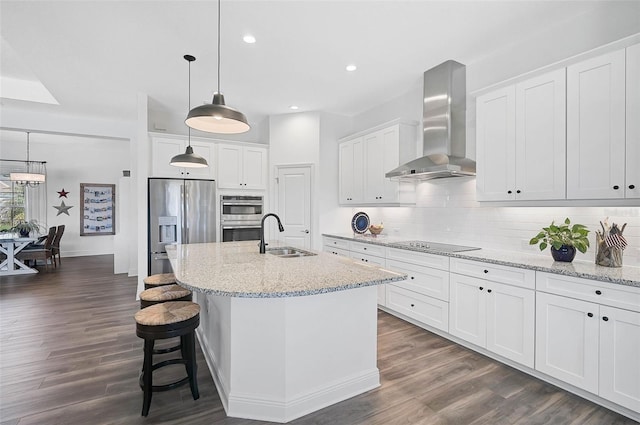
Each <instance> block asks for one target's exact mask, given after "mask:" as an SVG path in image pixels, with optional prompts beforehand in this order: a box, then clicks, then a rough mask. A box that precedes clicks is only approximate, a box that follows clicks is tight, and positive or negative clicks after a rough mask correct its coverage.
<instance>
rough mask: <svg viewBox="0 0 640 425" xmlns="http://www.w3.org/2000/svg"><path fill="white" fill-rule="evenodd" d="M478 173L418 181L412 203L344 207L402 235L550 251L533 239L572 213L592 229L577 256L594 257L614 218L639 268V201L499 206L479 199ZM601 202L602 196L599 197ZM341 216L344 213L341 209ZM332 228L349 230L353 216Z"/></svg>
mask: <svg viewBox="0 0 640 425" xmlns="http://www.w3.org/2000/svg"><path fill="white" fill-rule="evenodd" d="M475 184H476V181H475V178H455V179H440V180H432V181H426V182H422V183H419V184H418V185H417V187H416V190H417V202H416V205H415V206H411V207H375V208H368V207H356V208H342V210H347V211H343V213H348V212H351V213H355V212H357V211H365V212H366V213H367V214H368V215H369V217H370V219H371V222H372V223H379V222H383V223H384V227H385V230H384V233H385V234H387V235H389V236H393V237H400V238H407V239H424V240H429V241H434V242H446V243H454V244H463V245H473V246H479V247H482V248H488V249H500V250H508V251H519V252H527V253H532V254H540V255H547V256H549V255H551V254H550V253H549V252H548V249H547V250H545V251H544V252H540V250H539V249H538V247H537V246H535V245H529V239H531V238H532V237H533V236H535V235H536V234H537V233H538V231H539V230H540V229H541V228H542V227H545V226H547V225H549V224H550V223H551V221H552V220H555V221H556V222H561V221H564V219H565V218H566V217H569V218H570V220H571V222H572V223H580V224H584V225H586V226H587V228H588V229H589V230H590V231H591V232H590V233H589V241H590V243H591V247H590V248H589V250H588V251H587V252H586V253H585V254H582V253H580V252H578V254H577V256H576V261H594V258H595V231H596V230H598V229H599V228H600V224H599V222H600V221H601V220H604V219H605V218H606V217H609V222H610V223H612V222H613V223H617V224H619V225H622V224H624V223H627V227H626V229H625V231H624V236H625V238H626V239H627V242H628V244H629V245H628V247H627V248H626V249H625V251H624V257H623V258H624V260H623V264H624V265H625V266H635V267H640V206H639V207H635V206H623V207H611V206H606V207H602V206H580V207H578V206H560V207H556V206H554V207H546V206H540V207H536V206H526V207H521V206H518V207H511V206H494V205H486V204H485V203H479V202H476V201H475V190H476V186H475ZM594 205H597V201H594ZM340 215H341V216H342V215H343V214H340ZM340 221H341V222H343V221H344V225H342V224H341V225H340V228H336V229H333V231H336V232H340V233H345V232H350V230H351V229H350V225H349V221H348V219H347V220H343V219H341V220H340Z"/></svg>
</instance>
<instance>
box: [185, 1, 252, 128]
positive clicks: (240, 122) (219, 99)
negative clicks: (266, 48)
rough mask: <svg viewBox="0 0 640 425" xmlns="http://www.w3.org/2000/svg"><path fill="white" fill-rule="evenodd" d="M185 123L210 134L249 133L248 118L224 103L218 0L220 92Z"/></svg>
mask: <svg viewBox="0 0 640 425" xmlns="http://www.w3.org/2000/svg"><path fill="white" fill-rule="evenodd" d="M185 123H186V124H187V125H188V126H189V127H191V128H195V129H196V130H201V131H206V132H209V133H222V134H237V133H244V132H246V131H249V128H250V127H249V124H248V123H247V117H245V116H244V114H243V113H242V112H240V111H238V110H236V109H233V108H230V107H229V106H227V105H225V103H224V96H223V95H222V93H221V92H220V0H218V91H217V92H215V93H214V94H213V101H212V102H211V104H205V105H200V106H197V107H195V108H193V109H192V110H190V111H189V114H188V115H187V119H186V120H185Z"/></svg>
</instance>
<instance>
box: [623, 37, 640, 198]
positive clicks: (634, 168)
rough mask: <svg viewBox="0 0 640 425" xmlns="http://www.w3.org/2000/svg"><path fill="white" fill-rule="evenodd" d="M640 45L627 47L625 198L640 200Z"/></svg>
mask: <svg viewBox="0 0 640 425" xmlns="http://www.w3.org/2000/svg"><path fill="white" fill-rule="evenodd" d="M638 75H640V44H636V45H635V46H631V47H627V152H626V158H627V167H626V174H627V175H626V179H625V197H626V198H640V167H638V164H640V119H638V117H640V78H639V77H638Z"/></svg>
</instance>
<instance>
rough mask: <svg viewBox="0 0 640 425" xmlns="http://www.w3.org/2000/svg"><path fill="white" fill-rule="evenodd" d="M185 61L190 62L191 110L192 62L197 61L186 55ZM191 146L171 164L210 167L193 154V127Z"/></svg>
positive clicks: (205, 161)
mask: <svg viewBox="0 0 640 425" xmlns="http://www.w3.org/2000/svg"><path fill="white" fill-rule="evenodd" d="M184 59H185V60H186V61H187V62H189V105H187V109H190V108H191V62H193V61H194V60H196V58H195V57H194V56H191V55H184ZM188 143H189V144H188V145H187V149H186V151H185V152H184V153H183V154H180V155H176V156H174V157H173V158H171V162H170V163H169V164H171V165H173V166H174V167H186V168H204V167H208V166H209V164H207V160H206V159H204V158H203V157H201V156H200V155H196V154H195V153H193V148H192V147H191V127H189V142H188Z"/></svg>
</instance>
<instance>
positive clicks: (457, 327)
mask: <svg viewBox="0 0 640 425" xmlns="http://www.w3.org/2000/svg"><path fill="white" fill-rule="evenodd" d="M450 283H451V288H450V291H449V296H450V301H449V333H450V334H452V335H455V336H457V337H459V338H462V339H464V340H465V341H469V342H471V343H473V344H476V345H478V346H480V347H484V346H485V345H486V334H487V314H486V308H487V305H486V297H485V292H486V290H487V288H486V287H487V283H488V282H487V281H484V280H481V279H475V278H472V277H468V276H463V275H459V274H455V273H451V276H450Z"/></svg>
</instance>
